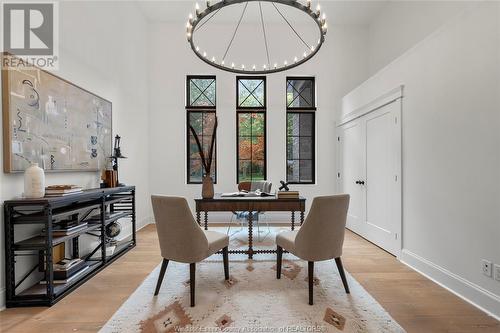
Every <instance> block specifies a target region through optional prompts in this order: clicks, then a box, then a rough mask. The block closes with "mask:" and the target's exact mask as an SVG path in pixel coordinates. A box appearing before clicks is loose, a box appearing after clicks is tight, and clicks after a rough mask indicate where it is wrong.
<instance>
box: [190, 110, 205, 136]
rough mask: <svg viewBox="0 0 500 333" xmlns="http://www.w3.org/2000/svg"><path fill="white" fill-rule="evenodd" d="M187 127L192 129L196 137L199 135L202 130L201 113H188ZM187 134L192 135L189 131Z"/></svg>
mask: <svg viewBox="0 0 500 333" xmlns="http://www.w3.org/2000/svg"><path fill="white" fill-rule="evenodd" d="M189 125H191V126H192V127H193V129H194V131H195V132H196V134H197V135H201V134H202V130H203V114H202V113H201V112H190V113H189ZM188 129H189V128H188ZM189 134H190V135H192V133H191V131H189Z"/></svg>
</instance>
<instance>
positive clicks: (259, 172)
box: [252, 160, 265, 181]
mask: <svg viewBox="0 0 500 333" xmlns="http://www.w3.org/2000/svg"><path fill="white" fill-rule="evenodd" d="M252 180H254V181H255V180H265V177H264V161H262V160H254V161H252Z"/></svg>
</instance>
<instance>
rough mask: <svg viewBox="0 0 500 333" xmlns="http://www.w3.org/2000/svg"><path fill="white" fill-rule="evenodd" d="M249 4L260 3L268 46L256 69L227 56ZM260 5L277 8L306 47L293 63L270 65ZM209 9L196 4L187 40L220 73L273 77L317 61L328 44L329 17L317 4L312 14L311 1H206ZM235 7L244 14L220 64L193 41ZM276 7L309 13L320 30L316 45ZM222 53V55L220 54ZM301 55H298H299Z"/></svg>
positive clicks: (263, 33)
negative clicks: (232, 6)
mask: <svg viewBox="0 0 500 333" xmlns="http://www.w3.org/2000/svg"><path fill="white" fill-rule="evenodd" d="M250 2H258V5H259V13H260V23H261V27H262V35H263V39H264V46H265V51H266V59H267V62H266V63H265V64H263V65H256V64H250V65H249V66H248V67H247V66H245V64H242V63H241V64H237V63H234V62H230V63H229V62H227V59H226V56H227V55H228V52H229V50H230V49H231V46H232V45H233V42H234V39H235V37H236V34H237V32H238V29H239V27H240V24H241V21H242V20H243V17H244V16H245V12H246V10H247V7H248V4H249V3H250ZM261 2H268V3H271V5H272V6H273V7H274V9H275V10H276V12H277V13H278V14H279V16H280V17H281V18H282V19H283V21H284V22H285V23H286V24H287V25H288V26H289V28H290V30H291V33H292V34H293V35H295V36H296V37H297V38H298V39H299V41H300V42H301V44H302V45H303V46H304V52H303V53H302V51H301V52H300V53H302V54H301V55H300V56H294V57H293V59H291V60H290V61H288V60H283V62H282V63H278V62H274V63H271V57H270V52H269V45H268V38H267V34H266V28H265V23H264V15H263V11H262V4H261ZM205 4H206V7H205V9H204V10H201V8H200V5H199V4H198V3H196V5H195V14H194V15H193V14H192V13H190V14H189V19H188V22H187V24H186V29H187V31H186V36H187V40H188V42H189V44H190V45H191V49H192V50H193V52H194V53H195V54H196V56H198V58H200V59H201V60H203V61H204V62H205V63H207V64H209V65H211V66H213V67H216V68H218V69H221V70H224V71H228V72H232V73H238V74H271V73H277V72H281V71H285V70H288V69H291V68H294V67H297V66H299V65H301V64H303V63H305V62H307V61H308V60H310V59H311V58H312V57H314V56H315V55H316V54H317V53H318V51H319V50H320V48H321V46H322V45H323V43H324V41H325V36H326V33H327V31H328V25H327V23H326V15H325V13H322V12H321V7H320V5H319V4H318V5H317V7H316V9H315V10H313V9H312V8H311V0H305V1H299V0H220V1H219V2H216V3H213V4H212V3H211V1H210V0H206V3H205ZM235 4H244V6H243V10H242V13H241V15H240V17H239V20H238V21H237V22H236V23H235V29H234V32H233V34H232V38H231V39H230V41H229V43H228V45H227V47H226V50H225V52H224V55H223V56H222V58H220V60H217V58H216V57H215V56H211V55H209V54H207V52H206V51H203V50H200V47H199V46H197V45H195V42H194V39H195V38H194V37H195V34H196V32H197V31H198V29H199V28H201V27H203V26H204V25H206V24H207V23H208V22H209V21H210V20H211V19H212V18H213V17H214V16H215V15H217V13H219V11H220V10H221V9H222V8H224V7H227V6H231V5H235ZM277 4H282V5H286V6H290V7H293V8H295V9H298V10H300V11H302V12H304V13H306V14H307V15H308V16H309V17H310V18H311V20H312V21H314V23H315V25H316V26H317V28H318V29H319V39H318V40H316V41H315V42H314V43H312V44H311V43H308V42H306V41H305V40H304V38H303V37H302V36H301V35H300V34H299V33H298V31H297V29H295V27H294V26H293V25H292V24H291V22H290V20H289V19H287V17H286V16H285V15H284V13H283V12H282V11H281V10H280V9H279V8H278V6H277ZM221 53H222V52H221ZM300 53H299V54H300Z"/></svg>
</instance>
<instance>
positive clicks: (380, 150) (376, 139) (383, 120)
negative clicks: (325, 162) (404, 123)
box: [362, 102, 401, 254]
mask: <svg viewBox="0 0 500 333" xmlns="http://www.w3.org/2000/svg"><path fill="white" fill-rule="evenodd" d="M399 109H400V103H399V102H393V103H391V104H389V105H386V106H384V107H382V108H380V109H378V110H376V111H374V112H372V113H369V114H368V115H366V116H364V117H363V118H362V119H363V123H364V124H363V128H364V131H365V136H364V137H365V174H366V177H365V181H364V182H365V184H363V185H362V186H363V187H364V195H365V198H366V199H365V200H366V207H365V214H364V217H365V219H364V221H363V222H364V226H363V228H362V229H363V232H364V234H365V237H366V238H368V239H369V240H370V241H372V242H373V243H375V244H377V245H378V246H380V247H382V248H383V249H385V250H387V251H388V252H390V253H393V254H397V252H398V251H399V250H400V245H399V244H400V242H399V239H398V237H399V233H400V227H401V220H400V218H398V217H397V216H396V213H394V210H395V209H397V205H400V203H398V201H399V200H398V193H397V192H396V191H395V190H397V187H395V184H398V183H399V181H398V176H399V170H398V168H399V164H400V163H398V161H400V153H399V152H398V147H399V144H398V142H399V135H398V133H400V132H399V128H400V127H399V124H398V118H399V117H398V115H399Z"/></svg>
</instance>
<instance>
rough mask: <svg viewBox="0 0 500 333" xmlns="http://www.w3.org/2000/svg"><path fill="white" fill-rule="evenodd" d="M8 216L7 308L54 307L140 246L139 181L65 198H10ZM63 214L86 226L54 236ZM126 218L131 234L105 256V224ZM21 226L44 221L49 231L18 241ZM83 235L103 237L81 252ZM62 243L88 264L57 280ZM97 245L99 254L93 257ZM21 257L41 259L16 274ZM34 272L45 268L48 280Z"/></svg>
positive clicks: (6, 215)
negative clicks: (73, 276) (62, 280)
mask: <svg viewBox="0 0 500 333" xmlns="http://www.w3.org/2000/svg"><path fill="white" fill-rule="evenodd" d="M4 215H5V219H4V220H5V266H6V267H5V274H6V277H5V278H6V295H7V297H6V298H7V299H6V305H7V307H20V306H50V305H52V304H54V303H56V302H57V301H59V300H60V299H61V298H63V297H64V296H66V295H67V294H69V293H70V292H72V291H73V290H75V289H76V288H78V286H80V285H82V284H83V283H84V282H85V281H87V280H88V279H90V278H91V277H92V276H94V275H95V274H97V273H98V272H99V271H100V270H102V269H103V268H105V267H106V266H108V265H109V264H111V263H112V262H113V261H114V260H116V259H117V258H118V257H120V256H121V255H123V254H125V253H126V252H127V251H129V250H130V249H132V248H133V247H134V246H135V245H136V233H135V229H136V213H135V186H123V187H115V188H102V189H92V190H86V191H83V192H82V193H78V194H72V195H68V196H63V197H52V198H41V199H19V200H8V201H5V203H4ZM64 218H71V219H73V220H74V221H78V222H79V223H85V222H86V223H87V227H86V228H84V229H81V230H79V231H77V232H75V233H73V234H71V235H66V236H58V237H56V236H53V235H52V229H53V224H54V223H57V222H58V221H59V220H61V219H64ZM124 218H128V219H130V223H131V224H132V234H131V235H130V237H127V238H126V239H125V240H124V241H122V242H120V243H119V244H117V246H116V249H115V251H114V253H113V254H112V255H106V235H105V230H106V226H107V225H108V224H110V223H112V222H115V221H118V220H120V219H124ZM23 225H24V226H25V225H34V226H38V228H40V226H43V227H44V229H45V233H44V234H40V235H36V236H33V237H29V238H26V239H20V240H18V239H17V238H18V237H17V235H18V234H17V233H16V229H18V228H19V227H20V226H23ZM82 235H90V236H93V237H97V238H98V239H99V240H98V241H99V244H98V246H97V247H95V248H94V250H92V251H91V252H90V253H86V254H81V253H80V249H79V238H80V236H82ZM61 243H65V244H68V243H69V244H70V245H71V257H72V258H82V259H84V260H85V261H87V263H88V265H89V268H88V269H87V270H86V271H85V272H84V273H82V275H81V276H78V278H76V279H75V280H73V281H71V282H68V283H65V284H55V283H54V274H53V264H54V262H53V258H52V249H53V247H54V246H56V245H58V244H61ZM99 250H100V251H101V253H100V258H98V259H95V258H93V256H94V255H95V254H96V253H97V252H98V251H99ZM21 256H34V257H37V259H38V260H37V261H38V263H37V264H36V265H35V266H34V267H33V268H32V269H30V270H29V271H28V272H27V273H25V274H23V275H22V276H18V275H19V274H16V261H17V260H16V259H17V258H18V257H21ZM35 272H41V274H38V275H43V278H42V279H41V280H44V281H46V283H45V284H41V283H40V281H41V280H40V279H39V278H38V279H37V278H36V274H35ZM33 280H35V281H36V282H35V283H33V284H32V285H31V286H28V287H24V285H23V284H26V283H27V282H28V281H33ZM21 287H24V288H21ZM21 289H22V290H21Z"/></svg>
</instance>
